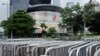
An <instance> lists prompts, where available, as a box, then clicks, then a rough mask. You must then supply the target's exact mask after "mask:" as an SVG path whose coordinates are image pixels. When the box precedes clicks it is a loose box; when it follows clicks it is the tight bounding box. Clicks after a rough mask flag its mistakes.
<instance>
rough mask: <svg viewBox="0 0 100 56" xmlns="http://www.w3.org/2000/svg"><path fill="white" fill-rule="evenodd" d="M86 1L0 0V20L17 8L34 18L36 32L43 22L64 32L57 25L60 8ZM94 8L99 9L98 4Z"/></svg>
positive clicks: (87, 0) (85, 1) (59, 18)
mask: <svg viewBox="0 0 100 56" xmlns="http://www.w3.org/2000/svg"><path fill="white" fill-rule="evenodd" d="M83 1H84V2H83ZM87 2H89V0H3V1H0V8H1V9H0V19H1V20H0V22H1V21H2V20H6V19H7V18H8V17H9V16H10V15H11V14H13V13H15V12H16V11H17V10H24V11H27V12H28V14H29V15H30V16H32V17H33V18H34V19H35V20H36V25H35V27H38V28H39V29H38V30H37V31H36V32H40V31H41V27H40V24H41V23H45V24H46V25H47V26H48V28H50V27H55V28H56V30H57V31H58V32H60V33H62V32H63V33H64V32H65V33H66V30H59V28H58V26H57V25H58V24H59V22H60V21H61V17H60V13H59V11H60V9H61V8H64V7H71V6H72V5H74V4H77V3H80V5H81V6H83V5H84V4H85V3H87ZM2 7H3V8H2ZM96 10H99V6H98V7H97V9H96Z"/></svg>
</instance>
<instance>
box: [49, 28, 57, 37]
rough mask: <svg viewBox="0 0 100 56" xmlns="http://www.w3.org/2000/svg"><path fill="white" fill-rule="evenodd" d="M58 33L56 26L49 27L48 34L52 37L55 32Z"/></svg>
mask: <svg viewBox="0 0 100 56" xmlns="http://www.w3.org/2000/svg"><path fill="white" fill-rule="evenodd" d="M55 33H56V29H55V28H54V27H51V28H49V29H48V34H49V35H50V36H51V37H54V34H55Z"/></svg>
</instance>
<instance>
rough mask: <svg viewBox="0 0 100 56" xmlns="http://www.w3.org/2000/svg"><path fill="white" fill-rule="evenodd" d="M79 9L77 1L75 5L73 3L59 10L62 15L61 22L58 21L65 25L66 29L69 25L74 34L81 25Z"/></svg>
mask: <svg viewBox="0 0 100 56" xmlns="http://www.w3.org/2000/svg"><path fill="white" fill-rule="evenodd" d="M80 10H81V6H80V5H79V3H78V4H77V5H74V6H72V7H71V8H68V7H66V8H64V9H62V11H61V12H60V13H61V17H62V22H61V23H60V26H62V25H65V26H66V29H67V28H68V27H71V28H72V30H73V33H74V35H77V33H78V31H79V28H80V26H81V24H80V23H81V21H82V17H81V14H80Z"/></svg>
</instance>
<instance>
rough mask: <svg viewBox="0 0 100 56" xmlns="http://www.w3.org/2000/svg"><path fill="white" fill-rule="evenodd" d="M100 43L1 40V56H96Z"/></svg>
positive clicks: (28, 39) (32, 39)
mask: <svg viewBox="0 0 100 56" xmlns="http://www.w3.org/2000/svg"><path fill="white" fill-rule="evenodd" d="M98 49H100V42H99V41H95V42H88V41H86V42H85V41H55V40H45V39H41V38H40V39H37V38H36V39H34V38H26V39H6V40H4V41H3V40H0V56H94V55H97V56H98V55H100V54H98V53H100V51H98Z"/></svg>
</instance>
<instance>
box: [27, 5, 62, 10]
mask: <svg viewBox="0 0 100 56" xmlns="http://www.w3.org/2000/svg"><path fill="white" fill-rule="evenodd" d="M60 10H61V7H58V6H54V5H50V4H38V5H33V6H30V7H29V8H28V10H27V12H34V11H53V12H60Z"/></svg>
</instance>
